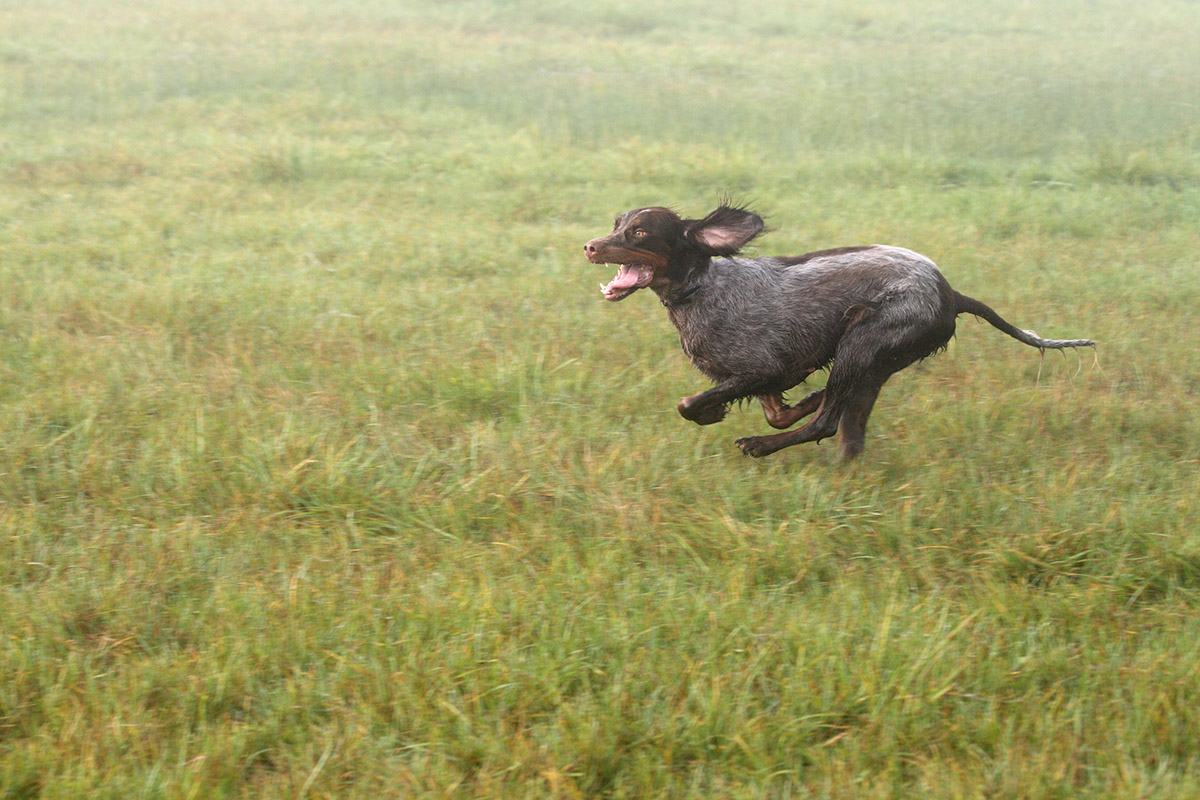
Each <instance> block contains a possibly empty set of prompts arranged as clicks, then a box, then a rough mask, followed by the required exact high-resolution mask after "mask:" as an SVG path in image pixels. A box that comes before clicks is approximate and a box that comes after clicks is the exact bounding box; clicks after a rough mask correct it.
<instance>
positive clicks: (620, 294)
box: [600, 264, 654, 301]
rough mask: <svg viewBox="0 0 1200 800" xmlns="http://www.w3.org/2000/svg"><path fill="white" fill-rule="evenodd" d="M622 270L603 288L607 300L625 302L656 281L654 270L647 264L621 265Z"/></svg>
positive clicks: (601, 288)
mask: <svg viewBox="0 0 1200 800" xmlns="http://www.w3.org/2000/svg"><path fill="white" fill-rule="evenodd" d="M620 266H621V269H619V270H618V271H617V275H616V277H615V278H613V279H612V280H611V281H609V282H608V285H607V286H601V287H600V291H602V292H604V299H605V300H612V301H616V300H624V299H625V298H626V297H629V295H631V294H633V293H634V292H636V291H637V290H638V289H641V288H643V287H645V286H649V285H650V281H652V280H653V279H654V270H653V269H652V268H651V267H648V266H646V265H645V264H621V265H620Z"/></svg>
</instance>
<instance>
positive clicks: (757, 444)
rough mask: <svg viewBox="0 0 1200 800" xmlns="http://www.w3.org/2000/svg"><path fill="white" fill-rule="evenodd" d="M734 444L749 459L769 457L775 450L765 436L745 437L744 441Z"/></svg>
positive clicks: (740, 440) (739, 440)
mask: <svg viewBox="0 0 1200 800" xmlns="http://www.w3.org/2000/svg"><path fill="white" fill-rule="evenodd" d="M734 444H736V445H737V446H738V449H739V450H741V451H742V452H743V453H745V454H746V455H748V456H750V457H751V458H762V457H763V456H769V455H771V453H774V452H775V450H776V449H777V448H775V447H772V446H771V443H770V440H769V439H768V437H766V436H747V437H745V438H744V439H738V440H737V441H736V442H734Z"/></svg>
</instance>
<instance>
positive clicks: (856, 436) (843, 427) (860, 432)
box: [838, 383, 882, 460]
mask: <svg viewBox="0 0 1200 800" xmlns="http://www.w3.org/2000/svg"><path fill="white" fill-rule="evenodd" d="M881 388H882V384H879V385H875V384H870V383H866V384H863V385H861V386H859V387H857V388H856V389H855V390H854V392H853V393H852V394H851V395H850V398H849V399H848V400H847V401H846V408H845V410H844V411H842V418H841V421H840V424H839V426H838V448H839V450H840V451H841V454H842V458H844V459H847V460H849V459H852V458H857V457H858V456H859V454H861V453H862V451H863V444H864V442H865V441H866V434H867V418H868V417H870V416H871V409H872V408H874V407H875V400H876V398H878V397H879V390H880V389H881Z"/></svg>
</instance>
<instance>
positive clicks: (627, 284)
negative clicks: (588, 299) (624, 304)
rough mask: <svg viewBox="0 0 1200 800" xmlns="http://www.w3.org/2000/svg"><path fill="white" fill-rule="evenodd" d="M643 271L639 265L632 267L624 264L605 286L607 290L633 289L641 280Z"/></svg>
mask: <svg viewBox="0 0 1200 800" xmlns="http://www.w3.org/2000/svg"><path fill="white" fill-rule="evenodd" d="M641 277H642V273H641V270H639V269H638V268H637V267H631V266H629V265H628V264H622V265H621V269H620V270H619V271H618V272H617V276H616V277H615V278H613V279H612V280H611V281H609V282H608V286H605V287H604V289H605V290H606V291H612V290H613V289H632V288H633V287H635V286H637V284H638V281H639V280H641Z"/></svg>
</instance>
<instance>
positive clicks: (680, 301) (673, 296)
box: [655, 258, 712, 311]
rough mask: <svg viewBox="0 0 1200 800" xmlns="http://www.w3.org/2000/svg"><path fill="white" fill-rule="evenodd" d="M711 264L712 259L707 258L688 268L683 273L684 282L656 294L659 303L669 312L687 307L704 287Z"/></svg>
mask: <svg viewBox="0 0 1200 800" xmlns="http://www.w3.org/2000/svg"><path fill="white" fill-rule="evenodd" d="M711 264H712V259H709V258H705V259H703V260H701V261H698V262H696V263H694V264H692V265H690V266H688V267H687V268H686V271H684V273H683V279H682V280H680V281H677V282H674V283H672V284H671V285H670V286H668V287H666V288H665V289H664V290H663V291H661V292H658V291H656V292H655V293H656V294H657V295H658V302H660V303H662V304H663V306H664V307H666V309H667V310H668V311H669V310H671V309H674V308H679V307H680V306H684V305H687V304H688V303H689V302H691V300H692V295H694V294H695V293H696V292H698V291H700V289H701V288H703V287H704V276H705V275H707V274H708V268H709V266H710V265H711Z"/></svg>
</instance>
